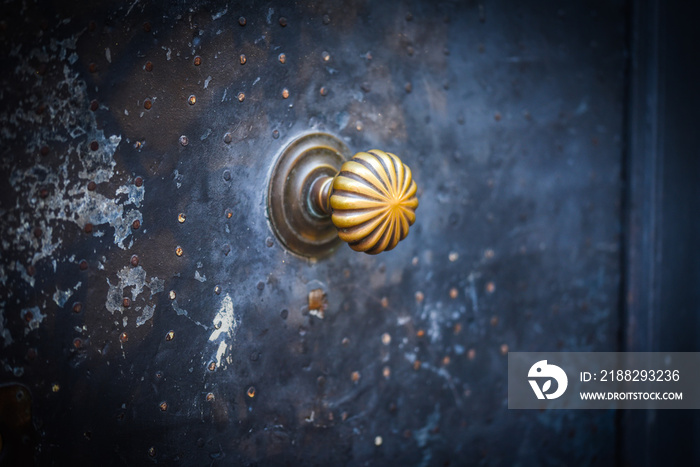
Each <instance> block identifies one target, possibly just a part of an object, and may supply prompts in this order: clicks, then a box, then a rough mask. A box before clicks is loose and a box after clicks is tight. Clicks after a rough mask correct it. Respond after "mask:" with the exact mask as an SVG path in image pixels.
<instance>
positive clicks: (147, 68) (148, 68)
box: [143, 62, 153, 72]
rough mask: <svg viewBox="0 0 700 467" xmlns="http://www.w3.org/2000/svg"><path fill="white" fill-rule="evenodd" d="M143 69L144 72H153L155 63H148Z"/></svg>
mask: <svg viewBox="0 0 700 467" xmlns="http://www.w3.org/2000/svg"><path fill="white" fill-rule="evenodd" d="M143 68H144V70H146V71H149V72H150V71H153V63H151V62H146V65H145V66H144V67H143Z"/></svg>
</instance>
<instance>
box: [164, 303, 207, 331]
mask: <svg viewBox="0 0 700 467" xmlns="http://www.w3.org/2000/svg"><path fill="white" fill-rule="evenodd" d="M171 305H172V307H173V310H175V313H177V314H178V316H184V317H186V318H187V319H189V320H190V321H192V322H193V323H194V324H196V325H197V326H201V327H203V328H204V329H209V326H207V325H205V324H202V323H200V322H199V321H197V320H196V319H193V318H192V317H191V316H190V315H189V313H187V310H185V309H184V308H180V306H179V305H178V303H177V299H175V300H173V301H172V303H171Z"/></svg>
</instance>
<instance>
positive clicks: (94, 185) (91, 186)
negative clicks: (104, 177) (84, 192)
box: [87, 181, 97, 191]
mask: <svg viewBox="0 0 700 467" xmlns="http://www.w3.org/2000/svg"><path fill="white" fill-rule="evenodd" d="M87 189H88V190H90V191H95V189H97V183H95V182H93V181H90V182H88V186H87Z"/></svg>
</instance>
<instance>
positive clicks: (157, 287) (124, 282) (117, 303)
mask: <svg viewBox="0 0 700 467" xmlns="http://www.w3.org/2000/svg"><path fill="white" fill-rule="evenodd" d="M117 278H118V279H119V281H118V282H117V283H116V284H112V283H111V281H110V280H109V278H108V279H107V284H108V285H109V290H108V291H107V301H106V303H105V307H106V308H107V310H109V312H110V313H112V314H114V313H115V312H117V311H119V312H120V313H124V307H123V300H124V296H125V293H126V291H125V289H129V288H130V289H131V301H132V302H133V303H134V304H135V303H136V300H137V299H138V297H139V295H141V293H142V292H143V291H144V288H145V287H148V288H149V289H150V290H151V294H150V296H149V297H148V298H146V297H145V296H144V298H143V299H142V300H144V301H145V300H150V299H152V298H153V295H154V294H157V293H159V292H162V291H163V290H164V281H163V280H162V279H158V278H157V277H151V280H150V281H147V280H146V270H145V269H143V268H142V267H141V266H136V267H131V266H124V267H123V268H122V269H121V270H120V271H119V272H117ZM149 306H150V307H152V309H150V316H148V317H145V318H143V322H145V321H146V320H148V319H150V318H151V317H152V316H153V311H154V310H155V305H154V304H150V305H145V308H144V312H143V313H142V315H141V316H142V317H144V316H146V315H147V314H148V311H147V309H148V308H149ZM139 319H140V318H137V326H139V324H138V320H139ZM141 324H143V323H141ZM124 326H126V324H124Z"/></svg>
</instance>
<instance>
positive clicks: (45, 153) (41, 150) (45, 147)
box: [39, 146, 49, 156]
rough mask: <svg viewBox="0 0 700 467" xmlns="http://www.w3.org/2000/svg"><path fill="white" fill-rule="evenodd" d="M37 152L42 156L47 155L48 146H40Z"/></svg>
mask: <svg viewBox="0 0 700 467" xmlns="http://www.w3.org/2000/svg"><path fill="white" fill-rule="evenodd" d="M39 154H41V155H42V156H47V155H48V154H49V147H48V146H42V147H41V149H39Z"/></svg>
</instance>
